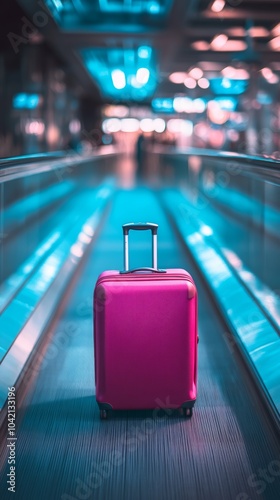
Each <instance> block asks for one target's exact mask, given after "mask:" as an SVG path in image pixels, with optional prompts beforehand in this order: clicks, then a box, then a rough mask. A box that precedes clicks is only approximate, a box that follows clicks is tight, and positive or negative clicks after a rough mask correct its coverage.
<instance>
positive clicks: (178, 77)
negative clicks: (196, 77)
mask: <svg viewBox="0 0 280 500" xmlns="http://www.w3.org/2000/svg"><path fill="white" fill-rule="evenodd" d="M186 77H187V73H183V72H182V71H176V72H175V73H171V75H169V80H170V81H171V82H172V83H178V84H180V83H184V81H185V79H186Z"/></svg>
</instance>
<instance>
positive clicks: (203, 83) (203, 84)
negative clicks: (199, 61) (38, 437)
mask: <svg viewBox="0 0 280 500" xmlns="http://www.w3.org/2000/svg"><path fill="white" fill-rule="evenodd" d="M197 85H198V86H199V87H200V88H201V89H208V87H209V85H210V83H209V80H207V78H200V79H199V80H198V82H197Z"/></svg>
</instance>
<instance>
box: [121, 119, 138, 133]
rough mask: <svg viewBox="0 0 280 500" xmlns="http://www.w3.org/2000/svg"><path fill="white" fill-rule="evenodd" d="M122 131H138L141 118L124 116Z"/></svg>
mask: <svg viewBox="0 0 280 500" xmlns="http://www.w3.org/2000/svg"><path fill="white" fill-rule="evenodd" d="M121 130H122V132H137V131H138V130H139V120H137V119H136V118H123V119H122V120H121Z"/></svg>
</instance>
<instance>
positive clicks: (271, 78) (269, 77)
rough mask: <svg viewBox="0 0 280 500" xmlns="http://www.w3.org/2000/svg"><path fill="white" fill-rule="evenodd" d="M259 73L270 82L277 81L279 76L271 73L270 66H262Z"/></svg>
mask: <svg viewBox="0 0 280 500" xmlns="http://www.w3.org/2000/svg"><path fill="white" fill-rule="evenodd" d="M261 74H262V75H263V77H264V78H265V79H266V80H267V81H268V82H269V83H271V84H275V83H278V82H279V77H278V76H277V75H276V74H275V73H273V71H271V69H270V68H263V69H262V70H261Z"/></svg>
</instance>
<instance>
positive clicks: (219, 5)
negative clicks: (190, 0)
mask: <svg viewBox="0 0 280 500" xmlns="http://www.w3.org/2000/svg"><path fill="white" fill-rule="evenodd" d="M225 4H226V2H225V0H215V1H214V2H213V3H212V5H211V10H212V12H216V13H218V12H221V11H222V10H223V8H224V6H225Z"/></svg>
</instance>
